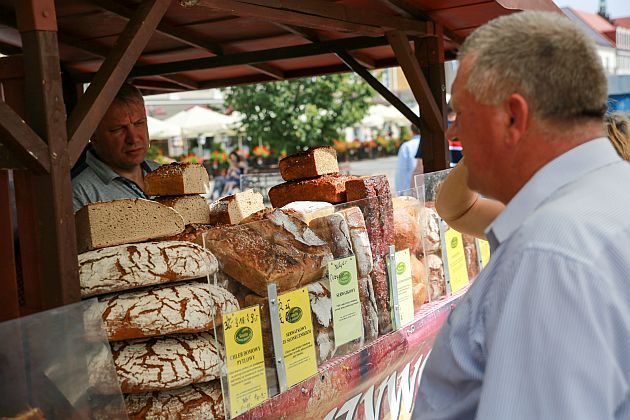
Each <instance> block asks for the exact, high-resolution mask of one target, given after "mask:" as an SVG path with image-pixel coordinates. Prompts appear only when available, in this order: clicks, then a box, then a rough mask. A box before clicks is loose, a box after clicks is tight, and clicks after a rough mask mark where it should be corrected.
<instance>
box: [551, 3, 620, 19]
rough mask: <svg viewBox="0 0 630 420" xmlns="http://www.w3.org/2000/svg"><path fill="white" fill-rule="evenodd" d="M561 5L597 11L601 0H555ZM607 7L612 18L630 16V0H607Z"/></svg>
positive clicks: (586, 10)
mask: <svg viewBox="0 0 630 420" xmlns="http://www.w3.org/2000/svg"><path fill="white" fill-rule="evenodd" d="M553 2H554V3H555V4H556V5H558V6H559V7H571V8H573V9H577V10H582V11H584V12H591V13H597V11H598V10H599V0H553ZM606 8H607V10H608V15H609V16H610V17H611V18H613V19H614V18H619V17H630V0H606Z"/></svg>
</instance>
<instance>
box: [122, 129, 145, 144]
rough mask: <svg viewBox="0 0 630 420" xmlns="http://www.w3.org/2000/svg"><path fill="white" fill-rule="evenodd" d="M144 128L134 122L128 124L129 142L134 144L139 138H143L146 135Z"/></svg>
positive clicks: (127, 139)
mask: <svg viewBox="0 0 630 420" xmlns="http://www.w3.org/2000/svg"><path fill="white" fill-rule="evenodd" d="M142 130H143V127H136V126H135V125H133V124H131V125H129V126H127V138H126V141H127V143H129V144H133V143H136V142H137V141H138V140H142V139H143V136H144V134H143V131H142Z"/></svg>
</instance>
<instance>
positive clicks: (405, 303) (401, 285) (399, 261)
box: [387, 248, 414, 327]
mask: <svg viewBox="0 0 630 420" xmlns="http://www.w3.org/2000/svg"><path fill="white" fill-rule="evenodd" d="M387 265H388V268H389V270H390V273H391V270H392V267H391V262H390V260H389V259H388V260H387ZM394 269H395V270H396V285H397V289H396V290H394V288H393V287H392V284H391V278H392V276H391V275H390V288H389V289H390V290H391V293H398V311H399V312H400V327H402V326H404V325H407V324H408V323H410V322H411V321H413V317H414V308H413V283H412V281H411V255H410V254H409V248H407V249H403V250H402V251H396V267H394ZM392 302H393V299H392Z"/></svg>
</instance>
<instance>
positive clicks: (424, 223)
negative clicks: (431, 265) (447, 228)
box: [420, 207, 442, 253]
mask: <svg viewBox="0 0 630 420" xmlns="http://www.w3.org/2000/svg"><path fill="white" fill-rule="evenodd" d="M420 227H421V228H422V232H421V233H422V239H423V240H424V252H426V253H436V252H439V251H440V249H442V244H441V242H440V216H439V215H438V214H437V212H436V211H435V209H433V208H429V207H424V208H422V209H421V210H420Z"/></svg>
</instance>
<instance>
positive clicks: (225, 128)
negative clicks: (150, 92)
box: [166, 106, 235, 137]
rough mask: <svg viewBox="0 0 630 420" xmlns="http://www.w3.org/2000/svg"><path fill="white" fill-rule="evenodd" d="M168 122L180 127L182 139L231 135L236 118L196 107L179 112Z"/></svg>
mask: <svg viewBox="0 0 630 420" xmlns="http://www.w3.org/2000/svg"><path fill="white" fill-rule="evenodd" d="M166 122H167V123H169V124H172V125H175V126H177V127H179V128H180V130H181V135H182V137H196V136H199V135H210V136H214V135H216V134H221V133H231V132H232V131H233V129H232V124H234V122H235V118H233V117H230V116H228V115H224V114H220V113H218V112H216V111H213V110H211V109H208V108H203V107H200V106H194V107H192V108H190V109H188V110H186V111H181V112H178V113H177V114H175V115H173V116H172V117H170V118H168V119H167V120H166Z"/></svg>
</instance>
